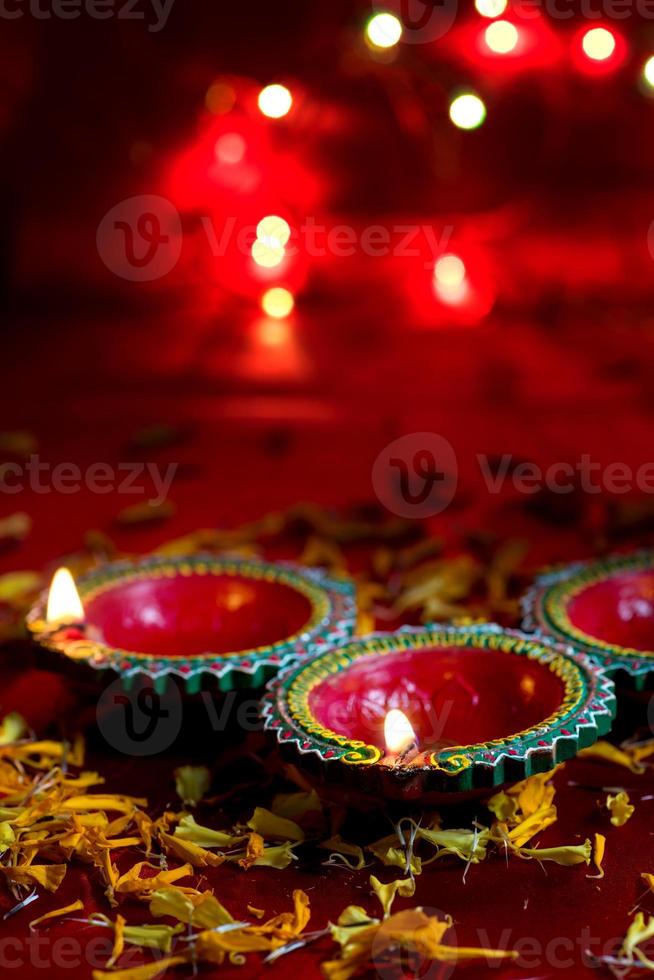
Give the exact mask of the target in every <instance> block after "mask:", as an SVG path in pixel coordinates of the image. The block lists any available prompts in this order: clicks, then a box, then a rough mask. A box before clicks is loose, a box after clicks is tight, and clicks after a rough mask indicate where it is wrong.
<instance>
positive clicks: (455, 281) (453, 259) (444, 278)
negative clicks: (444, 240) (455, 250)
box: [434, 254, 466, 289]
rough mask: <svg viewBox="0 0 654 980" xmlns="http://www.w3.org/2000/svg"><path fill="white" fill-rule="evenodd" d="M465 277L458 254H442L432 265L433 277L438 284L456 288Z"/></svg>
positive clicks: (463, 267)
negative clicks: (433, 265)
mask: <svg viewBox="0 0 654 980" xmlns="http://www.w3.org/2000/svg"><path fill="white" fill-rule="evenodd" d="M465 277H466V267H465V265H464V263H463V259H460V258H459V256H458V255H450V254H448V255H442V256H441V257H440V259H439V260H438V262H437V263H436V265H435V267H434V279H435V280H436V282H437V283H438V285H439V286H445V287H447V288H450V289H456V288H458V287H459V286H461V284H462V283H463V280H464V279H465Z"/></svg>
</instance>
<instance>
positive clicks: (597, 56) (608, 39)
mask: <svg viewBox="0 0 654 980" xmlns="http://www.w3.org/2000/svg"><path fill="white" fill-rule="evenodd" d="M615 43H616V42H615V36H614V35H613V34H612V33H611V31H609V30H607V28H606V27H592V28H591V29H590V30H589V31H586V33H585V34H584V36H583V38H582V40H581V46H582V48H583V50H584V54H585V55H586V57H587V58H590V59H591V61H606V60H607V59H608V58H610V57H611V55H612V54H613V52H614V51H615Z"/></svg>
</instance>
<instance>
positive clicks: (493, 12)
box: [475, 0, 507, 18]
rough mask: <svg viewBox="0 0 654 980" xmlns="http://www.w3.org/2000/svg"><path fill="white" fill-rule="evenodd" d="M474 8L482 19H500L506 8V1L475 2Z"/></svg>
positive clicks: (480, 0) (488, 0)
mask: <svg viewBox="0 0 654 980" xmlns="http://www.w3.org/2000/svg"><path fill="white" fill-rule="evenodd" d="M475 8H476V10H477V13H478V14H481V16H482V17H491V18H492V17H501V16H502V14H503V13H504V11H505V10H506V8H507V0H475Z"/></svg>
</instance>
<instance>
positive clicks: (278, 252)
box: [252, 238, 286, 269]
mask: <svg viewBox="0 0 654 980" xmlns="http://www.w3.org/2000/svg"><path fill="white" fill-rule="evenodd" d="M285 255H286V249H285V248H284V246H283V245H268V244H266V242H262V241H261V240H260V239H259V238H257V240H256V242H255V243H254V245H253V246H252V259H253V260H254V262H256V264H257V265H259V266H261V268H262V269H275V268H276V267H277V266H278V265H280V263H282V262H283V261H284V256H285Z"/></svg>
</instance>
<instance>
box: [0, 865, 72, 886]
mask: <svg viewBox="0 0 654 980" xmlns="http://www.w3.org/2000/svg"><path fill="white" fill-rule="evenodd" d="M66 870H67V868H66V865H65V864H30V865H19V866H16V867H11V868H7V867H4V866H2V865H0V872H2V874H3V875H4V876H5V878H7V879H8V880H9V881H13V882H15V883H16V884H17V885H41V887H42V888H45V890H46V891H49V892H56V890H57V889H58V888H59V885H60V884H61V883H62V881H63V880H64V878H65V877H66Z"/></svg>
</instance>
